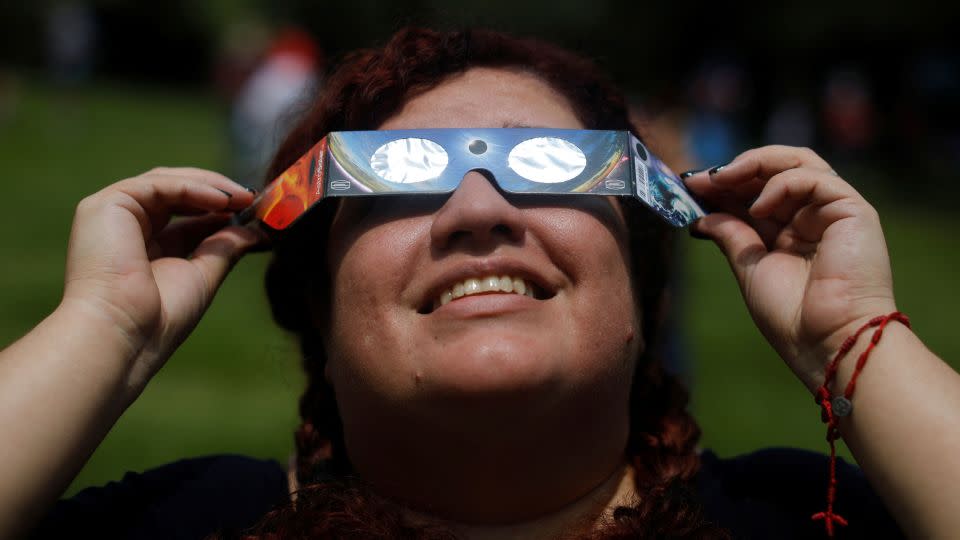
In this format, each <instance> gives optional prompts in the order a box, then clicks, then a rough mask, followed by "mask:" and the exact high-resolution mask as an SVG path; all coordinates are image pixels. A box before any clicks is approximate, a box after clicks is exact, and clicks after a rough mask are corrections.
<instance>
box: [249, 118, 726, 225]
mask: <svg viewBox="0 0 960 540" xmlns="http://www.w3.org/2000/svg"><path fill="white" fill-rule="evenodd" d="M473 170H479V171H485V172H487V173H489V175H490V176H492V177H493V180H494V181H495V182H496V184H497V185H498V186H499V187H500V189H501V190H503V191H504V192H507V193H514V194H537V195H612V196H620V197H632V198H634V199H638V200H639V201H640V202H641V203H643V204H644V205H645V206H647V207H648V208H650V209H651V210H653V211H654V212H655V213H656V214H657V215H659V216H660V217H662V218H663V219H664V220H666V221H667V222H668V223H670V224H671V225H673V226H675V227H685V226H687V225H689V224H690V223H692V222H693V221H695V220H697V219H698V218H700V217H703V216H704V215H706V214H707V212H705V211H704V210H703V208H702V207H701V206H700V205H699V204H698V203H697V202H696V200H694V198H693V197H692V196H691V195H690V193H689V192H688V191H687V189H686V187H684V185H683V182H682V181H681V180H680V178H678V177H677V175H676V174H674V173H673V171H671V170H670V169H669V168H668V167H667V166H666V165H664V163H663V162H662V161H660V159H658V158H657V157H656V156H654V155H653V154H652V153H650V151H649V150H647V148H646V147H645V146H644V145H643V143H641V142H640V141H639V140H638V139H637V138H636V137H634V136H633V134H631V133H630V132H628V131H596V130H576V129H545V128H477V129H474V128H466V129H409V130H392V131H339V132H332V133H329V134H328V135H327V136H326V137H324V138H323V139H321V140H320V142H318V143H317V144H316V145H314V146H313V148H311V149H310V150H309V151H307V153H306V154H304V155H303V156H301V157H300V159H299V160H297V162H296V163H294V164H293V165H292V166H290V168H288V169H287V170H286V171H284V172H283V173H282V174H281V175H280V176H279V177H277V178H276V179H275V180H273V181H272V182H271V183H270V184H269V185H267V187H266V188H265V189H264V191H263V193H262V194H261V195H260V196H259V197H257V200H255V201H254V203H253V205H252V206H250V207H249V208H247V209H246V210H244V211H243V212H241V213H239V214H238V215H237V216H236V217H235V222H237V223H240V224H245V223H248V222H250V221H252V220H254V219H257V220H259V221H260V222H261V223H262V224H263V225H265V226H266V228H267V229H268V230H272V231H274V232H276V231H283V230H284V229H287V228H289V227H290V226H291V225H293V224H294V223H295V222H296V221H297V220H298V219H299V218H300V217H301V216H302V215H303V214H304V213H306V212H307V210H309V209H310V208H311V207H313V206H314V205H316V204H317V203H319V202H320V201H321V200H323V199H326V198H328V197H363V196H369V195H379V196H389V195H415V194H444V193H451V192H453V191H454V190H455V189H457V186H459V185H460V181H461V180H462V179H463V177H464V175H466V173H468V172H470V171H473Z"/></svg>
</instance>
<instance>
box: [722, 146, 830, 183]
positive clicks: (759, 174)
mask: <svg viewBox="0 0 960 540" xmlns="http://www.w3.org/2000/svg"><path fill="white" fill-rule="evenodd" d="M800 167H809V168H812V169H820V170H823V171H831V170H832V169H831V168H830V165H829V164H828V163H827V162H826V161H824V159H823V158H821V157H820V156H819V155H817V153H816V152H814V151H813V150H810V149H809V148H800V147H795V146H782V145H771V146H764V147H762V148H754V149H751V150H747V151H746V152H744V153H742V154H740V155H739V156H737V157H736V158H734V160H733V161H731V162H730V163H729V164H727V165H724V166H722V167H717V168H714V169H711V171H710V174H709V176H710V179H711V180H712V181H713V182H715V183H717V184H718V185H721V186H724V185H726V186H730V185H737V184H741V183H743V182H746V181H749V180H752V179H754V178H759V179H761V180H764V181H765V180H768V179H769V178H771V177H772V176H774V175H776V174H779V173H781V172H783V171H786V170H789V169H796V168H800Z"/></svg>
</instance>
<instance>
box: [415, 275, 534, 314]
mask: <svg viewBox="0 0 960 540" xmlns="http://www.w3.org/2000/svg"><path fill="white" fill-rule="evenodd" d="M481 294H519V295H523V296H528V297H530V298H533V299H534V300H547V299H549V298H550V297H551V296H552V295H549V294H547V293H545V292H544V290H543V289H542V288H541V287H539V286H537V285H536V284H535V283H533V282H531V281H529V280H525V279H522V278H519V277H516V276H509V275H504V276H485V277H476V278H468V279H465V280H463V281H460V282H457V283H455V284H454V285H453V286H452V287H450V288H448V289H447V290H445V291H443V292H442V293H440V295H439V296H438V297H436V298H434V299H433V302H432V303H431V304H429V305H425V306H423V307H422V308H420V309H419V310H418V312H419V313H420V314H421V315H426V314H429V313H432V312H433V311H435V310H436V309H437V308H439V307H441V306H445V305H447V304H449V303H450V302H455V301H456V300H458V299H460V298H465V297H467V296H476V295H481Z"/></svg>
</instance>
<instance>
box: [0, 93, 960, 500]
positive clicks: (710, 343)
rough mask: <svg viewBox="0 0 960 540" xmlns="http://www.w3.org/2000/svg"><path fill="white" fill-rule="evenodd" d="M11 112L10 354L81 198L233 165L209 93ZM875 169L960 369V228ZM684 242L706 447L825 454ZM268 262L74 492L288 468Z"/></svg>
mask: <svg viewBox="0 0 960 540" xmlns="http://www.w3.org/2000/svg"><path fill="white" fill-rule="evenodd" d="M13 111H14V112H13V113H12V114H10V115H8V116H6V117H4V118H0V164H2V165H3V172H4V175H5V182H4V207H5V212H4V213H3V215H2V217H0V225H2V227H0V241H2V243H3V245H4V248H5V249H4V256H3V259H4V262H3V264H2V265H0V295H2V296H0V297H2V301H0V345H4V346H5V345H6V344H9V343H11V342H12V341H14V340H15V339H16V338H18V337H19V336H21V335H22V334H24V333H25V332H27V331H28V330H29V329H30V328H31V327H32V326H33V325H34V324H36V323H37V322H38V321H39V320H40V319H42V318H43V317H44V316H45V315H47V314H48V313H49V312H50V311H51V310H53V309H54V308H55V306H56V305H57V302H58V300H59V297H60V294H61V292H62V277H63V265H64V254H65V248H66V242H67V237H68V233H69V228H70V222H71V219H72V214H73V209H74V207H75V206H76V203H77V202H78V201H79V200H80V199H81V198H83V197H84V196H85V195H87V194H89V193H92V192H94V191H96V190H98V189H100V188H101V187H103V186H105V185H107V184H109V183H111V182H113V181H116V180H119V179H122V178H125V177H129V176H133V175H136V174H138V173H140V172H142V171H144V170H147V169H149V168H151V167H154V166H157V165H166V166H181V165H190V166H197V167H204V168H211V169H214V170H221V171H222V170H225V168H226V167H225V166H226V157H227V148H226V142H225V141H226V122H225V117H224V112H223V108H222V106H221V105H220V104H218V103H216V102H215V101H214V100H213V99H212V98H210V97H206V96H203V95H199V94H190V93H183V92H171V91H163V90H157V89H149V88H146V87H123V86H116V85H97V86H93V87H90V88H84V89H74V90H70V91H64V90H55V89H52V88H50V87H48V86H45V85H42V84H36V83H26V84H25V85H24V86H23V87H22V88H21V92H19V95H18V103H17V104H16V107H15V108H14V109H13ZM872 174H876V173H875V172H874V173H871V172H870V171H869V170H864V171H858V175H857V179H858V180H859V183H860V187H861V189H862V190H864V191H865V192H867V193H870V194H871V195H870V197H871V200H872V201H873V202H874V203H875V205H876V206H877V207H878V209H879V210H880V213H881V216H882V218H883V221H884V225H885V231H886V234H887V239H888V243H889V246H890V252H891V256H892V261H893V268H894V276H895V280H896V284H897V298H898V301H899V305H900V307H901V309H902V310H904V311H905V312H906V313H908V314H909V315H910V316H911V318H912V319H913V321H914V325H915V328H916V331H917V333H918V334H919V335H920V336H921V337H923V338H924V339H925V341H926V342H927V344H928V346H929V347H930V348H931V349H933V350H934V351H936V352H937V353H939V354H940V355H941V356H942V357H944V358H946V359H948V360H949V359H958V358H960V354H958V353H960V340H958V339H956V336H955V331H954V330H953V329H952V328H951V325H952V323H954V322H955V321H956V317H955V316H953V314H952V313H953V311H952V310H953V307H955V306H956V305H957V303H958V301H960V286H958V284H957V280H956V279H955V276H956V268H957V267H958V266H960V254H958V252H957V250H956V247H957V242H956V240H955V239H954V236H953V231H955V230H957V228H958V226H960V218H958V216H957V215H955V214H948V213H945V212H943V211H939V212H934V211H931V210H929V209H925V208H922V207H916V206H909V207H905V206H903V205H902V204H901V202H900V201H899V199H898V197H897V196H896V193H894V192H893V191H890V190H889V189H887V190H885V189H881V188H879V187H877V186H879V185H880V182H879V181H880V180H883V179H882V178H871V175H872ZM847 177H848V178H850V177H851V176H850V175H849V174H848V175H847ZM682 247H683V252H684V257H683V258H684V260H685V263H686V264H685V267H684V269H683V274H684V275H685V279H684V281H685V283H686V288H685V290H684V292H683V295H682V298H683V314H684V322H683V326H684V331H685V332H686V334H687V338H688V343H687V352H688V353H689V355H690V358H691V360H692V364H693V370H692V377H693V406H694V411H695V414H696V416H697V418H698V419H699V421H700V423H701V426H702V428H703V430H704V439H703V446H705V447H709V448H712V449H714V450H715V451H717V452H718V453H719V454H721V455H732V454H737V453H742V452H748V451H751V450H753V449H756V448H760V447H765V446H793V447H800V448H810V449H814V450H817V451H824V450H825V447H826V445H825V443H824V441H823V434H824V429H823V426H822V424H820V422H819V412H818V410H817V407H816V406H815V405H814V403H813V400H812V398H811V396H810V395H809V393H807V391H806V390H805V389H804V388H803V387H802V385H801V384H800V383H799V382H797V381H796V380H795V379H794V378H793V376H792V375H791V374H790V372H789V370H788V369H787V368H786V367H785V366H784V365H783V364H782V362H781V361H780V360H779V359H778V358H777V357H776V355H775V354H774V353H773V351H772V349H770V347H769V346H768V345H766V343H765V342H764V341H763V339H762V338H761V337H760V335H759V333H758V332H757V330H756V329H755V328H754V326H753V324H752V322H751V320H750V317H749V315H748V314H747V312H746V309H745V308H744V307H743V304H742V302H741V299H740V295H739V291H738V290H737V287H736V284H735V282H734V280H733V278H732V276H731V275H730V273H729V271H728V269H727V265H726V261H725V260H724V259H723V258H722V256H721V254H720V252H719V250H717V249H716V247H714V246H713V245H712V244H710V243H708V242H702V241H693V240H686V239H684V241H683V242H682ZM265 263H266V255H263V254H260V255H253V256H250V257H247V258H246V259H244V261H242V262H241V263H240V264H239V265H238V267H237V268H236V270H235V271H234V272H233V273H232V274H231V275H230V277H229V278H228V280H227V282H226V283H225V284H224V286H223V288H222V290H221V293H220V294H219V295H218V296H217V298H216V300H215V302H214V304H213V306H212V307H211V309H210V311H209V313H208V314H207V316H206V317H205V318H204V319H203V321H202V322H201V324H200V326H199V327H198V328H197V330H196V331H195V332H194V333H193V335H192V336H191V337H190V339H189V340H188V341H187V342H186V343H185V344H184V345H183V346H182V347H181V348H180V350H179V351H178V352H177V353H176V355H175V356H174V357H173V358H172V359H171V361H170V362H169V363H168V365H167V366H166V367H165V368H164V369H163V370H162V371H161V373H160V374H159V375H158V376H157V377H156V378H155V379H154V381H153V382H151V384H150V385H149V387H148V388H147V390H146V391H145V392H144V394H143V396H142V397H141V398H140V399H139V400H138V401H137V402H136V403H135V404H134V405H133V406H132V407H131V408H130V409H129V410H128V411H127V412H126V414H124V416H123V417H122V418H121V419H120V421H119V422H118V423H117V425H116V426H115V427H114V429H113V430H112V431H111V433H110V435H109V436H108V437H107V439H106V440H105V441H104V442H103V444H101V446H100V448H99V449H98V450H97V451H96V453H95V454H94V455H93V457H92V458H91V459H90V461H89V462H88V464H87V466H86V467H85V468H84V469H83V471H82V472H81V473H80V475H79V476H78V477H77V479H76V480H75V481H74V483H73V485H72V486H71V488H70V490H69V493H72V492H75V491H76V490H78V489H80V488H82V487H84V486H88V485H97V484H103V483H105V482H107V481H109V480H112V479H117V478H119V477H120V476H121V475H122V474H123V473H124V472H125V471H128V470H143V469H146V468H149V467H154V466H157V465H160V464H162V463H166V462H169V461H172V460H176V459H180V458H183V457H189V456H197V455H204V454H211V453H240V454H246V455H252V456H258V457H269V458H274V459H277V460H280V461H284V460H285V459H286V457H287V455H288V454H289V452H290V451H291V449H292V431H293V429H294V427H295V426H296V423H297V415H296V399H297V397H298V395H299V393H300V391H301V389H302V385H303V381H302V377H301V375H300V373H299V369H298V357H297V351H296V347H295V346H294V344H293V343H292V341H291V340H290V339H289V338H288V337H287V336H285V335H284V334H283V333H282V332H281V331H280V330H278V329H277V328H276V327H275V326H274V325H273V323H272V322H271V320H270V316H269V309H268V307H267V304H266V301H265V298H264V294H263V287H262V274H263V269H264V266H265ZM904 361H909V359H904ZM954 366H956V364H954ZM892 398H895V396H892ZM50 414H56V411H50Z"/></svg>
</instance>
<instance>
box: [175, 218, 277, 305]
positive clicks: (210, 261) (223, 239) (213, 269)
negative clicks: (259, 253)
mask: <svg viewBox="0 0 960 540" xmlns="http://www.w3.org/2000/svg"><path fill="white" fill-rule="evenodd" d="M262 242H263V235H262V233H259V232H257V231H256V230H254V229H252V228H249V227H242V226H237V225H233V226H230V227H226V228H224V229H221V230H220V231H218V232H217V233H215V234H213V235H211V236H209V237H207V238H206V239H204V240H203V242H201V243H200V245H198V246H197V248H196V249H195V250H194V252H193V255H192V257H191V259H190V260H191V262H192V263H193V264H194V265H195V266H196V267H197V268H198V269H199V270H200V272H201V273H202V274H203V275H204V277H205V279H206V282H207V285H208V288H209V290H216V288H217V287H219V286H220V283H221V282H223V280H224V278H225V277H226V276H227V273H228V272H229V271H230V269H231V268H233V265H234V264H236V262H237V261H238V260H240V257H242V256H243V255H244V253H246V252H247V251H249V250H251V249H252V248H254V247H256V246H257V245H259V244H261V243H262Z"/></svg>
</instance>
